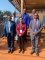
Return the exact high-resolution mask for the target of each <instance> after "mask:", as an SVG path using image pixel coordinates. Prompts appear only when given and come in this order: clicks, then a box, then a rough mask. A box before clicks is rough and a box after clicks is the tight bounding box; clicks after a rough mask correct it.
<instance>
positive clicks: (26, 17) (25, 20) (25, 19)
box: [22, 9, 31, 28]
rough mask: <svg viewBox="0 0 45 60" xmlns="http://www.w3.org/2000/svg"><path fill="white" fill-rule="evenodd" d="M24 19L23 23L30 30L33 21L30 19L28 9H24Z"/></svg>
mask: <svg viewBox="0 0 45 60" xmlns="http://www.w3.org/2000/svg"><path fill="white" fill-rule="evenodd" d="M22 18H23V21H24V22H25V24H26V27H27V28H28V27H29V23H30V20H31V19H30V17H29V15H28V14H27V12H26V9H23V14H22Z"/></svg>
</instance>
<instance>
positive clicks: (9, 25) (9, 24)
mask: <svg viewBox="0 0 45 60" xmlns="http://www.w3.org/2000/svg"><path fill="white" fill-rule="evenodd" d="M8 27H9V32H10V27H11V23H10V21H8Z"/></svg>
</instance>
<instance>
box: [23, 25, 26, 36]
mask: <svg viewBox="0 0 45 60" xmlns="http://www.w3.org/2000/svg"><path fill="white" fill-rule="evenodd" d="M25 32H26V25H24V27H23V32H22V35H24V34H25Z"/></svg>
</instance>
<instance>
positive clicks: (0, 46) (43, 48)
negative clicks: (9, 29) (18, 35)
mask: <svg viewBox="0 0 45 60" xmlns="http://www.w3.org/2000/svg"><path fill="white" fill-rule="evenodd" d="M15 46H16V50H15V51H14V52H13V53H12V54H11V53H8V50H7V40H6V38H0V60H45V41H44V40H41V42H40V45H39V46H40V53H39V56H36V54H35V53H34V54H33V55H31V54H30V53H31V43H30V42H28V43H27V47H26V51H25V53H24V54H23V53H19V48H18V45H17V44H16V45H15Z"/></svg>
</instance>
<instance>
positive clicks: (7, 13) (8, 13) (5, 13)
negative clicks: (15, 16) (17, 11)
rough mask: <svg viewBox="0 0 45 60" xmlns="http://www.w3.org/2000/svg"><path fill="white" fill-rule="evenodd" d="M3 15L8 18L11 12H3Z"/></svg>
mask: <svg viewBox="0 0 45 60" xmlns="http://www.w3.org/2000/svg"><path fill="white" fill-rule="evenodd" d="M3 15H7V16H9V15H11V12H10V11H4V13H3Z"/></svg>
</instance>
